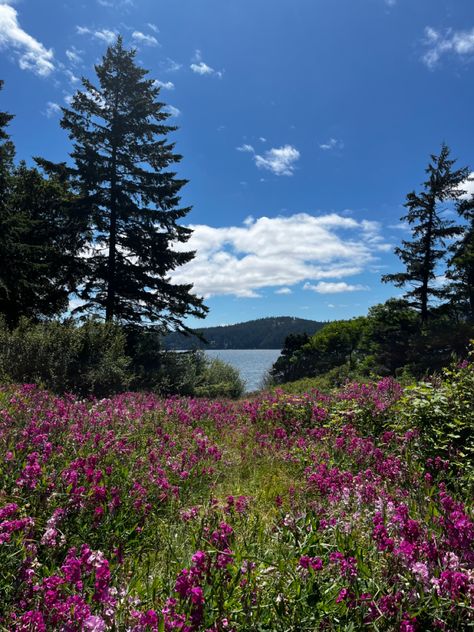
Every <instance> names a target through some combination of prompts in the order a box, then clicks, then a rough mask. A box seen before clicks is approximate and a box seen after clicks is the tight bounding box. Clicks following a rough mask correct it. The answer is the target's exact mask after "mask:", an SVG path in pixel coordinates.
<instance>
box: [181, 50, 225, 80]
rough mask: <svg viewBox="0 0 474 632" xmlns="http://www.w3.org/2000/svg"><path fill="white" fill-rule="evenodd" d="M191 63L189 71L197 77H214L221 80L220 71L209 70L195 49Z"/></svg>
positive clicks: (198, 51)
mask: <svg viewBox="0 0 474 632" xmlns="http://www.w3.org/2000/svg"><path fill="white" fill-rule="evenodd" d="M192 61H193V63H192V64H191V65H190V66H189V67H190V68H191V70H192V71H193V72H194V73H196V74H198V75H202V76H203V75H209V76H212V75H214V76H216V77H218V78H219V79H222V75H223V73H222V71H221V70H214V68H211V66H208V65H207V64H206V63H204V61H203V59H202V53H201V51H200V50H199V49H197V50H196V51H195V53H194V57H193V60H192Z"/></svg>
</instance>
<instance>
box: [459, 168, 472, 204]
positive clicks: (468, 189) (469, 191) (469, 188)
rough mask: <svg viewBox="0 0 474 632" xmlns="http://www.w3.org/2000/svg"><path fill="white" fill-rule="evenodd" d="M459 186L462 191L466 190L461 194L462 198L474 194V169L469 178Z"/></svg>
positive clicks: (464, 198) (467, 197) (465, 198)
mask: <svg viewBox="0 0 474 632" xmlns="http://www.w3.org/2000/svg"><path fill="white" fill-rule="evenodd" d="M458 188H459V190H460V191H465V193H464V195H463V196H461V199H462V200H467V199H469V198H470V197H471V196H472V195H474V171H473V172H472V173H471V175H470V176H469V178H468V179H467V180H464V182H462V183H461V184H460V185H459V187H458Z"/></svg>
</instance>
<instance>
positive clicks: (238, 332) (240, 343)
mask: <svg viewBox="0 0 474 632" xmlns="http://www.w3.org/2000/svg"><path fill="white" fill-rule="evenodd" d="M323 326H324V323H319V322H316V321H314V320H305V319H303V318H291V317H289V316H281V317H278V318H259V319H258V320H251V321H248V322H245V323H238V324H236V325H225V326H222V327H206V328H202V329H197V330H196V332H195V333H196V334H197V335H196V336H186V335H184V334H180V333H172V334H169V335H168V336H166V337H165V338H164V341H163V346H164V348H165V349H182V350H191V349H281V348H282V347H283V344H284V342H285V339H286V338H287V337H288V336H295V335H302V334H308V335H312V334H314V333H316V332H317V331H319V330H320V329H321V328H322V327H323Z"/></svg>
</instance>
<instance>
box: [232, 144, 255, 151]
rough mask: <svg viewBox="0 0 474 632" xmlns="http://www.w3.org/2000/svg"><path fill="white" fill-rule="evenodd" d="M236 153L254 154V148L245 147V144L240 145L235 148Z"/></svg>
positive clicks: (250, 146)
mask: <svg viewBox="0 0 474 632" xmlns="http://www.w3.org/2000/svg"><path fill="white" fill-rule="evenodd" d="M236 149H237V151H243V152H247V153H250V154H253V153H254V151H255V150H254V148H253V147H252V145H247V143H245V144H243V145H240V147H236Z"/></svg>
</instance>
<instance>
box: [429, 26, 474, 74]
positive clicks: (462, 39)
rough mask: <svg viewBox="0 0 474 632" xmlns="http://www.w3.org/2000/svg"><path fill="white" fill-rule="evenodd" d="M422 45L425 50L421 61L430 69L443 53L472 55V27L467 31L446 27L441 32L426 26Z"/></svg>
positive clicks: (468, 56)
mask: <svg viewBox="0 0 474 632" xmlns="http://www.w3.org/2000/svg"><path fill="white" fill-rule="evenodd" d="M424 45H425V48H426V49H427V50H426V52H425V54H424V55H423V57H422V61H423V63H424V64H425V65H426V66H428V68H430V70H434V68H436V66H437V65H438V63H439V61H440V59H441V57H442V56H443V55H448V54H451V55H455V56H457V57H458V58H464V59H468V58H470V57H472V56H474V28H472V29H471V30H468V31H454V30H453V29H448V30H446V31H444V32H441V31H437V30H436V29H434V28H432V27H431V26H427V27H426V28H425V39H424Z"/></svg>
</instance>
